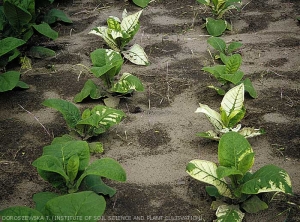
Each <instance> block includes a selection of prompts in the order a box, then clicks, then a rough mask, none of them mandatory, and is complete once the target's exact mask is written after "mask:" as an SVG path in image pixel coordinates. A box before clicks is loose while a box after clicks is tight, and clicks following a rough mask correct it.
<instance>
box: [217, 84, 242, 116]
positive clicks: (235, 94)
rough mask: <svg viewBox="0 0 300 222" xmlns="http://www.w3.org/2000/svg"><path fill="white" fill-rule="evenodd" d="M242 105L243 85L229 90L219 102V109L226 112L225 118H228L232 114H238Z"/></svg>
mask: <svg viewBox="0 0 300 222" xmlns="http://www.w3.org/2000/svg"><path fill="white" fill-rule="evenodd" d="M243 103H244V84H240V85H238V86H235V87H233V88H232V89H230V90H229V91H228V92H227V93H226V94H225V95H224V98H223V100H222V102H221V109H222V110H224V111H225V112H226V115H227V116H230V114H231V113H233V112H239V111H240V110H242V107H243Z"/></svg>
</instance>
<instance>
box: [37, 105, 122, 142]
mask: <svg viewBox="0 0 300 222" xmlns="http://www.w3.org/2000/svg"><path fill="white" fill-rule="evenodd" d="M43 105H44V106H47V107H51V108H53V109H56V110H57V111H59V112H60V113H61V114H62V115H63V117H64V119H65V121H66V123H67V125H68V127H69V128H70V129H71V130H73V131H75V132H76V133H77V134H78V135H79V136H80V137H81V138H82V139H83V140H86V139H88V138H90V137H93V136H98V135H100V134H102V133H104V132H106V131H107V130H108V129H109V128H110V127H112V126H114V125H116V124H118V123H119V122H120V121H121V120H122V119H123V117H125V113H124V112H123V111H121V110H117V109H113V108H109V107H107V106H102V105H97V106H95V107H94V108H93V109H85V110H84V111H83V112H82V114H81V113H80V110H79V109H78V108H77V107H76V106H75V105H74V104H73V103H70V102H68V101H65V100H61V99H47V100H45V101H44V102H43Z"/></svg>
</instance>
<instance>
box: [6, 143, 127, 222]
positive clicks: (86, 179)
mask: <svg viewBox="0 0 300 222" xmlns="http://www.w3.org/2000/svg"><path fill="white" fill-rule="evenodd" d="M89 162H90V152H89V146H88V144H87V142H85V141H75V140H68V139H66V138H55V139H54V140H53V142H52V144H51V145H50V146H46V147H44V148H43V155H42V156H41V157H39V158H38V159H36V160H35V161H34V162H33V163H32V165H33V166H35V167H36V168H37V170H38V173H39V175H40V176H41V177H42V178H43V179H44V180H46V181H48V182H50V183H51V184H52V185H53V186H54V187H55V188H58V189H60V192H62V193H69V194H65V195H59V194H57V193H52V192H41V193H37V194H35V195H34V196H33V200H34V202H35V209H32V208H29V207H23V206H16V207H10V208H7V209H4V210H1V211H0V216H2V217H1V218H2V220H3V221H11V220H12V219H11V218H14V221H21V219H20V220H18V219H15V218H19V217H21V216H22V218H26V217H28V218H30V219H29V220H26V221H56V219H54V218H55V217H56V218H58V217H59V218H60V219H59V221H64V222H67V221H90V222H96V221H99V218H100V216H101V215H102V214H103V213H104V211H105V208H106V201H105V198H104V197H103V195H108V196H110V197H112V196H113V195H114V194H115V193H116V190H115V189H114V188H112V187H110V186H107V185H106V184H105V183H104V182H103V181H102V178H103V177H104V178H108V179H111V180H115V181H120V182H124V181H126V173H125V171H124V169H123V168H122V166H121V165H120V164H119V163H118V162H117V161H115V160H113V159H111V158H102V159H98V160H95V161H93V162H92V163H91V164H90V163H89ZM22 220H24V219H22Z"/></svg>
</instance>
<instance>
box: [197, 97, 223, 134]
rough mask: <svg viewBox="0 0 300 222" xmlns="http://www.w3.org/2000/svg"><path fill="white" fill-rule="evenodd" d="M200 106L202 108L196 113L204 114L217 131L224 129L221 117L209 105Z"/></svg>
mask: <svg viewBox="0 0 300 222" xmlns="http://www.w3.org/2000/svg"><path fill="white" fill-rule="evenodd" d="M199 105H200V107H199V108H198V109H197V110H196V111H195V113H204V114H205V115H206V117H207V118H208V119H209V121H210V122H211V124H212V125H213V126H214V127H215V128H216V129H217V130H221V129H222V128H223V124H222V120H221V115H220V114H219V113H217V112H216V111H215V110H213V109H211V108H210V107H209V106H207V105H204V104H201V103H200V104H199Z"/></svg>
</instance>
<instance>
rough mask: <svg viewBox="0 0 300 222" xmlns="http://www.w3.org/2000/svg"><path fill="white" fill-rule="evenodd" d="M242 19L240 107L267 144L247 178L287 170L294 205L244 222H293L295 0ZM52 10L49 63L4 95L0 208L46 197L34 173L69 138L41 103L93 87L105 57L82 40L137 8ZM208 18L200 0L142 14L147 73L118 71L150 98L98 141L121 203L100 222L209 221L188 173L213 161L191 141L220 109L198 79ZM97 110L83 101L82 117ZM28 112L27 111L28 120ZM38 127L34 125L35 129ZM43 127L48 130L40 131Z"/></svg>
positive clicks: (248, 9) (136, 101)
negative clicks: (114, 173)
mask: <svg viewBox="0 0 300 222" xmlns="http://www.w3.org/2000/svg"><path fill="white" fill-rule="evenodd" d="M243 3H244V6H243V8H242V10H241V12H236V11H233V12H232V13H231V12H229V13H228V14H227V16H226V19H227V20H229V21H230V22H231V24H232V25H233V30H232V31H227V32H225V33H224V35H223V36H222V38H223V39H224V40H225V41H226V42H228V43H229V42H232V41H240V42H241V43H242V44H243V46H242V48H241V49H240V53H241V55H242V58H243V63H242V66H241V69H242V71H243V72H244V73H245V75H246V76H247V77H249V78H250V79H251V81H252V82H253V85H254V87H255V89H256V90H257V92H258V98H256V99H252V98H251V97H250V96H246V98H245V107H246V110H247V111H246V116H245V118H244V119H243V121H242V125H243V126H251V127H256V128H263V129H264V130H265V131H266V134H264V135H262V136H259V137H256V138H252V139H249V142H250V144H251V145H252V147H253V150H254V152H255V154H256V160H255V163H254V168H253V170H254V171H255V170H257V169H259V168H260V167H261V166H263V165H266V164H275V165H278V166H280V167H282V168H284V169H285V170H286V171H287V172H288V173H289V175H290V177H291V179H292V186H293V192H294V194H295V195H294V196H291V197H286V196H284V197H282V198H280V197H278V198H275V199H274V200H273V201H272V202H270V203H269V209H267V210H265V211H262V212H260V213H258V214H246V216H245V218H244V221H251V222H261V221H290V222H292V221H300V210H299V206H300V201H299V195H300V170H299V167H300V162H299V160H300V121H299V120H300V100H299V98H300V97H299V96H300V88H299V87H300V80H299V73H300V60H299V58H300V57H299V56H300V36H299V32H300V26H299V22H298V21H297V19H296V18H297V16H299V8H300V1H298V0H248V1H243ZM57 8H59V9H61V10H63V11H64V12H65V13H66V14H68V15H69V17H70V18H71V19H72V20H73V24H72V25H64V24H57V26H56V27H54V28H55V29H56V30H57V31H58V32H59V38H58V39H57V40H56V41H51V42H43V43H41V44H42V45H44V46H49V47H52V49H55V50H56V53H57V55H56V57H55V58H50V59H43V60H32V69H31V70H26V71H23V72H22V73H23V74H22V77H21V80H22V81H24V82H26V83H27V84H29V85H30V88H29V89H28V90H18V89H14V90H12V91H9V92H5V93H1V94H0V104H1V108H0V114H1V115H0V116H1V117H0V141H1V143H0V169H1V174H0V183H1V190H0V209H4V208H6V207H10V206H17V205H18V206H20V205H23V206H31V207H33V206H34V203H33V201H32V195H33V194H35V193H38V192H41V191H52V190H53V188H52V187H51V186H50V185H49V184H48V183H46V182H44V181H43V180H42V179H41V178H40V177H39V175H38V173H37V172H36V169H35V168H34V167H33V166H32V165H31V163H32V162H33V161H34V160H35V159H36V158H38V157H39V156H40V155H41V154H42V148H43V147H44V146H46V145H49V144H50V143H51V141H52V139H53V137H57V136H62V135H63V134H66V133H68V132H69V130H68V129H67V126H66V124H65V122H64V119H63V117H62V116H61V114H60V113H58V112H56V111H55V110H53V109H50V108H46V107H44V106H43V105H42V104H41V103H42V102H43V101H44V100H45V99H49V98H61V99H65V100H68V101H72V100H73V98H74V96H75V95H76V94H77V93H78V92H80V90H81V89H82V87H83V85H84V83H85V81H86V80H87V79H89V78H92V75H91V74H90V73H88V72H87V71H86V70H85V69H83V68H82V66H80V65H78V64H83V65H86V66H88V67H91V61H90V57H89V55H90V53H91V52H92V51H94V50H96V49H98V48H107V46H106V44H105V42H104V41H103V40H102V39H101V38H99V37H98V36H95V35H89V34H88V33H89V31H90V30H91V29H92V28H94V27H97V26H102V25H105V23H106V19H107V17H108V16H117V17H121V14H122V11H123V10H124V9H127V11H128V12H129V13H133V12H136V11H138V10H140V8H138V7H137V6H135V5H134V4H133V3H132V2H130V1H124V0H114V1H113V0H111V1H109V0H103V1H102V0H81V1H71V0H66V1H60V2H59V4H58V5H57ZM207 13H208V10H207V9H205V8H204V7H203V6H201V5H200V4H198V3H197V2H196V0H186V1H181V0H155V1H152V2H151V3H150V4H149V6H148V7H147V8H146V9H144V10H143V14H142V16H141V18H140V25H141V26H140V30H139V32H138V33H137V35H136V36H135V38H134V40H133V41H132V42H131V43H132V44H133V43H134V42H136V43H138V44H139V45H141V46H142V47H143V48H145V51H146V53H147V54H148V56H149V60H150V62H151V64H150V65H149V66H147V67H143V66H136V65H133V64H130V63H129V62H127V63H126V64H125V65H124V66H123V67H122V70H121V73H123V72H130V73H132V74H134V75H136V76H138V77H139V78H140V79H141V80H142V82H143V84H144V86H145V91H144V92H142V93H141V92H139V93H134V94H133V96H132V97H129V98H126V99H122V100H121V103H120V104H119V107H118V108H119V109H121V110H123V111H124V112H126V115H127V117H126V118H125V119H124V120H123V121H122V122H121V123H120V124H119V125H117V126H114V127H113V128H112V129H111V130H110V131H109V132H107V133H105V134H104V135H101V136H99V137H98V138H96V139H94V140H95V141H101V142H103V143H104V149H105V153H104V154H101V155H100V154H95V155H94V156H93V158H95V159H96V158H101V157H103V156H105V157H111V158H114V159H116V160H117V161H119V162H120V163H121V165H122V166H123V167H124V169H125V170H126V173H127V181H126V182H125V183H115V182H111V181H107V183H108V184H110V185H111V186H113V187H115V188H116V189H117V194H116V195H115V196H114V197H112V198H110V199H109V198H108V199H107V208H106V211H105V214H104V216H103V220H104V219H106V220H119V221H135V220H140V221H171V220H173V221H174V220H176V221H213V220H214V219H216V217H215V211H214V210H213V209H211V206H210V205H211V203H212V201H213V199H212V198H211V197H210V196H208V195H207V194H206V191H205V184H202V183H200V182H199V181H196V180H194V179H192V178H190V177H189V176H188V175H187V174H186V172H185V167H186V165H187V163H188V162H189V161H191V160H193V159H204V160H210V161H214V162H217V143H216V142H214V141H208V140H207V139H203V138H200V137H197V136H196V135H195V134H196V133H197V132H203V131H207V130H210V129H211V128H212V126H211V125H210V123H209V122H208V121H207V119H206V117H205V116H204V115H201V114H196V113H195V110H196V109H197V107H198V104H199V103H200V102H201V103H203V104H207V105H209V106H210V107H212V108H213V109H215V110H217V109H218V108H219V106H220V102H221V100H222V97H221V96H218V95H217V94H216V92H214V91H213V90H211V89H209V88H207V86H208V85H214V84H217V80H215V79H214V78H213V77H211V76H210V75H209V74H208V73H205V72H203V71H201V69H202V68H203V67H204V66H209V65H213V64H214V62H215V61H214V60H213V58H212V57H211V55H210V53H209V52H208V48H209V46H208V44H207V42H206V41H207V38H208V37H209V36H208V35H207V32H206V30H205V29H202V28H201V27H200V26H201V25H202V23H203V18H204V17H206V15H207ZM99 103H100V104H102V101H101V100H97V101H92V100H91V99H87V100H84V102H83V103H80V104H77V105H78V107H80V108H81V109H83V108H85V107H89V108H91V107H93V106H95V105H96V104H99ZM27 111H28V112H27ZM37 119H38V121H37ZM42 126H44V127H45V128H46V129H47V131H45V130H44V128H43V127H42Z"/></svg>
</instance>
